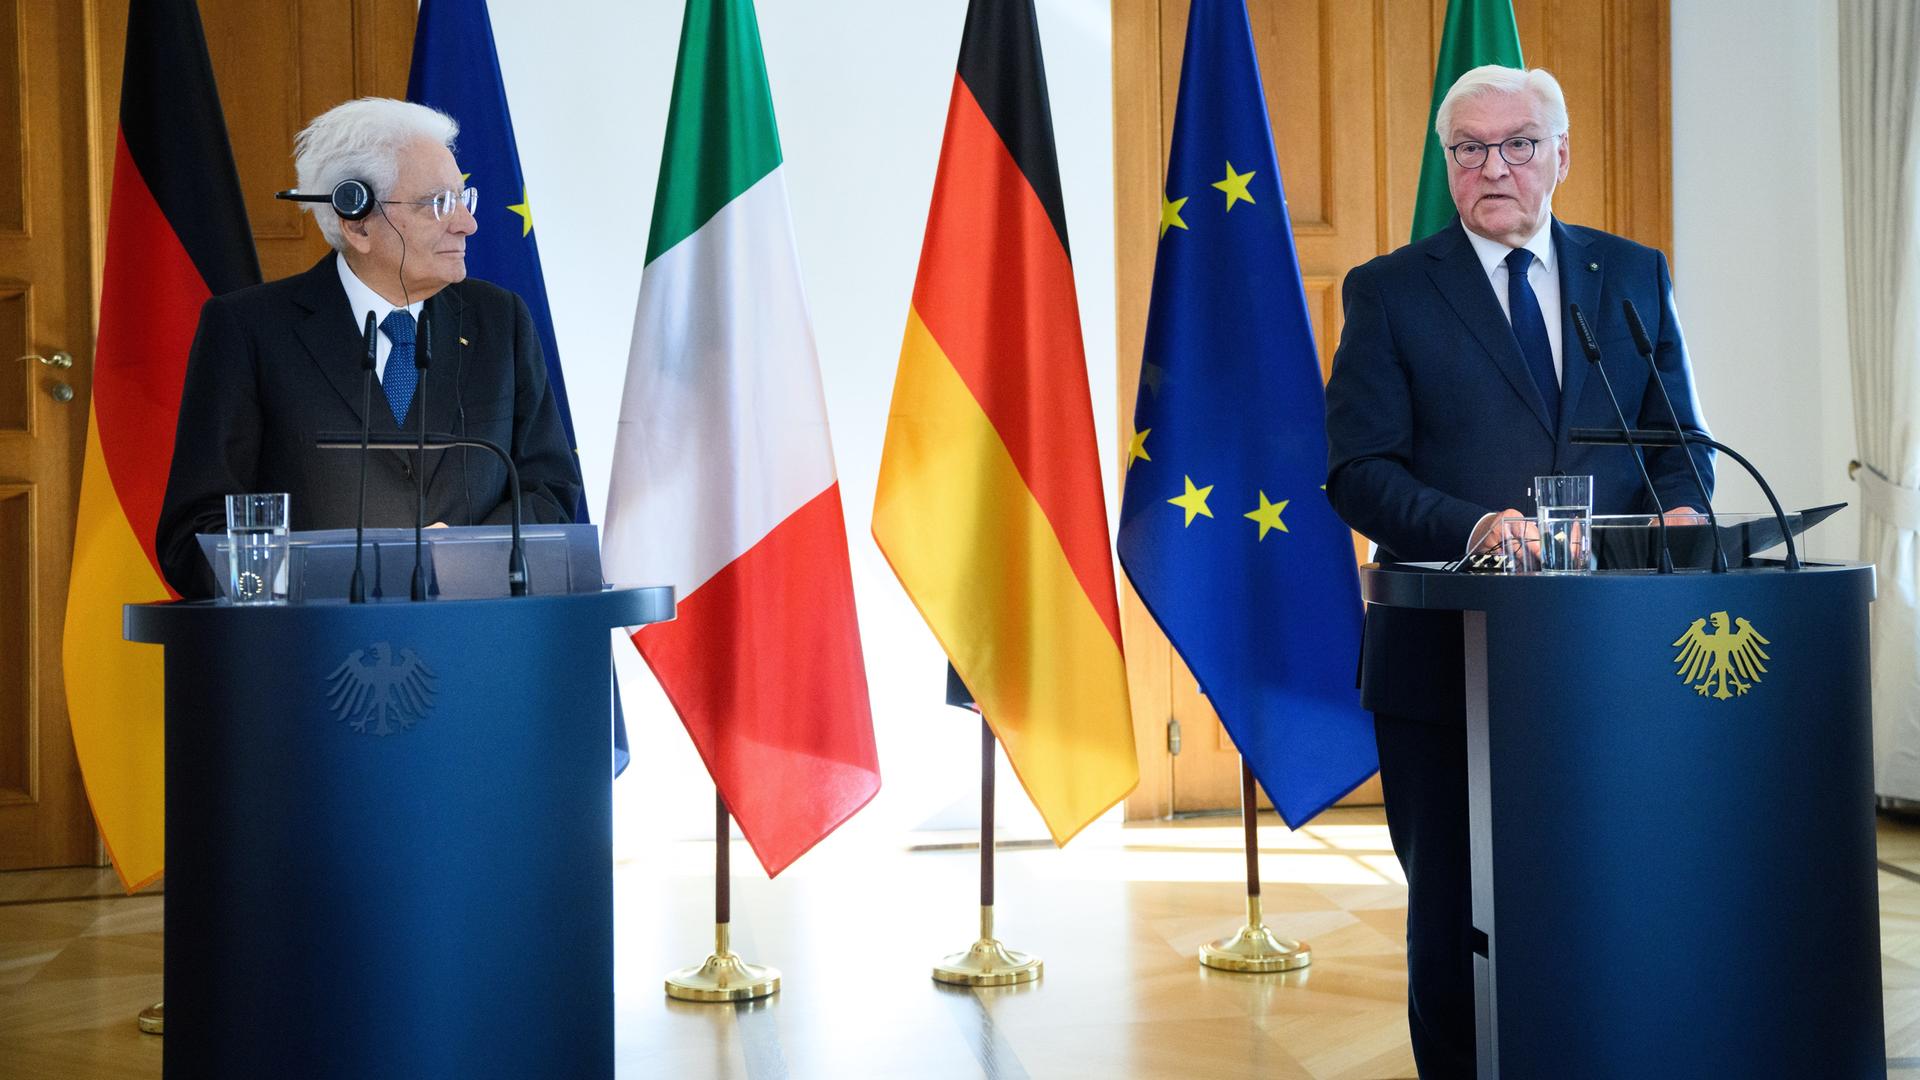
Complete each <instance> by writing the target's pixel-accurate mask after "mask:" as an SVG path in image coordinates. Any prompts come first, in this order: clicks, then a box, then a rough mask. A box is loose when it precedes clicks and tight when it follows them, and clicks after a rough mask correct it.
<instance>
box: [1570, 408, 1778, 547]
mask: <svg viewBox="0 0 1920 1080" xmlns="http://www.w3.org/2000/svg"><path fill="white" fill-rule="evenodd" d="M1567 441H1568V442H1571V443H1575V444H1578V445H1582V446H1631V445H1633V444H1634V443H1638V444H1639V445H1641V446H1680V447H1685V446H1687V445H1688V444H1690V443H1697V444H1699V445H1701V446H1711V447H1713V448H1714V449H1715V450H1718V451H1719V452H1720V453H1722V454H1725V455H1727V456H1728V457H1730V458H1732V459H1733V460H1734V461H1735V462H1737V463H1739V465H1740V467H1741V468H1743V469H1745V470H1747V475H1748V476H1751V477H1753V482H1754V483H1756V484H1758V485H1760V493H1761V494H1762V495H1765V496H1766V497H1767V503H1768V505H1770V506H1772V507H1773V519H1774V521H1776V522H1777V523H1779V525H1780V533H1781V536H1782V537H1783V538H1784V539H1785V540H1786V542H1787V558H1786V561H1785V562H1783V563H1782V564H1781V569H1784V570H1798V569H1800V553H1799V550H1798V549H1797V548H1795V547H1794V543H1793V533H1792V532H1791V531H1789V530H1788V529H1787V512H1786V511H1785V510H1782V509H1780V500H1779V499H1778V498H1775V497H1774V494H1773V487H1772V486H1771V485H1769V484H1768V483H1767V478H1766V477H1764V476H1761V475H1760V470H1759V469H1756V468H1754V467H1753V462H1751V461H1748V460H1747V459H1746V458H1744V457H1742V456H1741V455H1740V453H1739V451H1737V450H1735V449H1734V448H1733V447H1731V446H1728V445H1727V444H1726V443H1723V442H1719V441H1717V440H1715V439H1711V438H1708V437H1707V436H1705V435H1702V434H1700V433H1699V432H1697V431H1666V430H1662V429H1658V428H1655V429H1652V430H1649V429H1646V428H1634V429H1632V430H1626V429H1622V430H1619V431H1615V430H1614V429H1612V428H1574V429H1573V430H1572V431H1570V432H1568V433H1567Z"/></svg>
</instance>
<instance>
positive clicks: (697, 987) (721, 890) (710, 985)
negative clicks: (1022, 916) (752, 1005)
mask: <svg viewBox="0 0 1920 1080" xmlns="http://www.w3.org/2000/svg"><path fill="white" fill-rule="evenodd" d="M732 834H733V821H732V818H731V817H730V816H729V815H728V813H727V797H726V796H725V795H722V794H721V793H720V792H719V791H718V790H717V789H716V790H715V791H714V793H713V954H712V955H711V956H708V957H707V962H706V963H704V964H698V965H695V966H693V967H689V968H681V969H680V970H679V971H676V972H674V973H672V974H670V975H668V976H667V996H668V997H670V998H673V999H674V1000H675V1001H751V1000H753V999H754V998H763V997H766V996H767V995H768V994H772V993H776V992H778V991H779V989H780V969H779V968H771V967H763V966H761V965H759V964H749V963H747V962H746V961H745V960H742V959H740V957H738V956H736V955H734V952H733V938H732V926H733V875H732V873H731V870H730V868H729V865H728V855H729V854H730V850H729V849H730V848H731V847H732V843H731V838H732Z"/></svg>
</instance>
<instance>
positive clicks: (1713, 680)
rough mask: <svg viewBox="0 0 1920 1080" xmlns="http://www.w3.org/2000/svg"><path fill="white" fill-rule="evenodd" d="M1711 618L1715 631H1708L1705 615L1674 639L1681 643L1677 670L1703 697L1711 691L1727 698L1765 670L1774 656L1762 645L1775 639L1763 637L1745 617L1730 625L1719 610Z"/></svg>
mask: <svg viewBox="0 0 1920 1080" xmlns="http://www.w3.org/2000/svg"><path fill="white" fill-rule="evenodd" d="M1709 618H1711V619H1712V620H1713V632H1712V633H1708V632H1707V629H1706V627H1707V620H1706V619H1695V620H1693V625H1692V626H1689V627H1687V632H1686V633H1684V634H1681V635H1680V640H1678V641H1676V642H1674V644H1675V645H1677V646H1679V647H1680V655H1678V656H1676V657H1674V658H1673V662H1674V663H1676V664H1678V665H1680V669H1679V670H1678V671H1676V672H1674V674H1675V675H1678V676H1679V677H1680V678H1681V679H1683V680H1685V681H1686V682H1687V683H1688V684H1689V685H1691V686H1692V687H1693V690H1694V692H1695V693H1697V694H1699V695H1700V696H1701V697H1706V696H1707V695H1709V694H1711V695H1713V696H1714V697H1715V698H1718V699H1720V700H1721V701H1725V700H1726V699H1728V698H1730V697H1733V696H1735V695H1736V694H1744V693H1746V692H1747V691H1748V690H1750V689H1752V688H1753V684H1754V683H1757V682H1759V681H1760V676H1762V675H1764V674H1766V672H1767V665H1766V661H1768V660H1770V659H1772V657H1770V656H1768V655H1767V650H1765V649H1763V648H1761V646H1762V645H1770V644H1772V642H1770V641H1768V640H1767V639H1766V638H1764V637H1761V636H1760V631H1758V630H1755V629H1754V628H1753V624H1752V623H1750V622H1748V621H1747V620H1745V619H1739V618H1736V619H1734V620H1732V628H1731V629H1729V627H1728V619H1727V613H1726V612H1724V611H1716V612H1714V613H1713V614H1712V615H1711V616H1709ZM1729 687H1731V688H1732V689H1731V690H1729V689H1728V688H1729Z"/></svg>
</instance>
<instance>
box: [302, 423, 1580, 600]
mask: <svg viewBox="0 0 1920 1080" xmlns="http://www.w3.org/2000/svg"><path fill="white" fill-rule="evenodd" d="M1608 434H1610V435H1614V436H1615V437H1616V438H1618V433H1617V432H1608ZM362 439H365V440H366V441H367V442H368V444H369V445H371V446H374V447H376V448H379V449H382V450H414V451H423V450H446V449H449V448H451V447H462V446H464V447H470V448H472V449H475V450H485V451H486V452H488V453H490V454H492V455H493V456H494V457H497V458H499V459H500V464H502V465H504V466H506V469H507V496H508V498H510V499H511V500H512V501H513V518H512V520H513V534H512V535H513V540H512V544H511V545H510V546H509V547H508V549H507V592H508V594H509V595H512V596H525V595H527V548H526V544H525V543H524V542H522V540H521V538H520V470H519V469H517V468H515V467H514V464H513V458H512V456H511V455H509V454H508V453H507V452H506V450H504V449H502V448H501V446H500V444H499V443H495V442H489V441H487V440H486V439H481V438H477V437H474V436H470V435H449V434H446V433H444V432H438V431H435V432H423V433H422V434H420V435H418V436H409V435H403V434H398V433H396V434H393V435H372V436H356V435H355V434H354V433H353V432H351V431H344V432H343V431H323V432H321V433H320V436H319V437H318V438H316V439H315V440H314V445H315V446H316V447H318V448H320V449H322V450H352V449H354V448H355V447H358V446H360V445H361V441H362ZM414 537H415V539H414V542H415V543H416V544H418V543H419V533H418V532H416V533H415V534H414ZM417 557H418V556H417V554H416V558H417ZM414 572H415V574H416V575H417V574H418V573H419V570H418V567H417V565H416V569H415V571H414Z"/></svg>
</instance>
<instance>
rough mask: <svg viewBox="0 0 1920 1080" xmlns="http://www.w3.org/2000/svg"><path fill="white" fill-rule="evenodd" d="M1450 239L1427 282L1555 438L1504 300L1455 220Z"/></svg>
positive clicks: (1437, 253) (1437, 252)
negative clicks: (1431, 283) (1496, 293)
mask: <svg viewBox="0 0 1920 1080" xmlns="http://www.w3.org/2000/svg"><path fill="white" fill-rule="evenodd" d="M1452 236H1453V240H1454V242H1453V243H1450V244H1446V245H1444V246H1441V247H1439V248H1436V249H1434V250H1433V251H1432V256H1433V258H1434V259H1435V260H1436V265H1434V266H1433V267H1431V268H1429V269H1428V271H1427V274H1428V277H1430V278H1431V279H1432V280H1433V283H1434V286H1435V287H1436V288H1438V289H1439V290H1440V295H1442V296H1444V297H1446V300H1447V303H1448V305H1450V306H1451V307H1452V308H1453V311H1454V314H1456V315H1458V316H1460V321H1461V322H1463V323H1465V324H1466V326H1467V329H1468V330H1469V331H1471V332H1472V333H1473V336H1474V338H1475V339H1476V340H1477V341H1479V342H1480V346H1481V348H1483V349H1485V350H1487V355H1488V356H1490V357H1492V358H1493V365H1494V367H1496V368H1498V369H1499V370H1500V374H1502V375H1504V376H1506V379H1507V382H1508V383H1510V384H1512V386H1513V391H1514V393H1516V394H1519V395H1520V400H1522V401H1524V402H1526V403H1527V407H1528V408H1529V409H1531V410H1532V411H1533V416H1534V419H1536V420H1538V421H1540V426H1541V427H1543V428H1546V429H1547V434H1549V435H1551V434H1553V433H1554V425H1553V421H1552V420H1551V419H1549V418H1548V416H1547V405H1546V402H1545V401H1543V400H1542V399H1541V397H1540V388H1539V387H1537V386H1535V385H1534V383H1533V375H1532V373H1531V372H1529V371H1528V370H1527V361H1526V359H1525V358H1524V357H1522V356H1521V355H1520V342H1519V340H1518V339H1516V338H1515V337H1514V336H1513V324H1512V323H1510V322H1508V321H1507V316H1506V313H1505V312H1504V311H1501V310H1500V300H1499V298H1498V297H1496V296H1494V295H1493V287H1492V286H1491V285H1489V284H1488V283H1487V272H1486V269H1485V268H1484V267H1482V266H1481V265H1480V259H1479V257H1478V256H1476V255H1475V254H1474V251H1473V244H1472V243H1470V242H1468V240H1467V232H1466V226H1464V225H1462V224H1460V222H1459V221H1457V220H1456V221H1455V222H1454V223H1453V232H1452Z"/></svg>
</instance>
